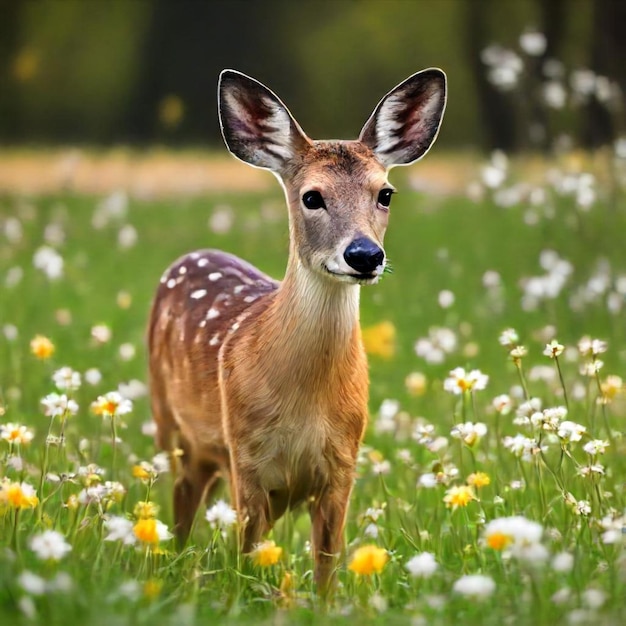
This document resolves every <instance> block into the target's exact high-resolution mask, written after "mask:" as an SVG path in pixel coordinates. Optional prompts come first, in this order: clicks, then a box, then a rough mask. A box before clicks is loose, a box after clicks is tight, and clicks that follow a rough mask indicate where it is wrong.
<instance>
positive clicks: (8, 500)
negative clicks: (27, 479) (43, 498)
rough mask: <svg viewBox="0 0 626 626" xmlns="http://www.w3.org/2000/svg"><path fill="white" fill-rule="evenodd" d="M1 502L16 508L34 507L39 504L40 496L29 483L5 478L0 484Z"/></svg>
mask: <svg viewBox="0 0 626 626" xmlns="http://www.w3.org/2000/svg"><path fill="white" fill-rule="evenodd" d="M0 504H2V505H4V506H9V507H12V508H14V509H34V508H35V507H36V506H37V505H38V504H39V498H38V497H37V494H36V492H35V489H34V488H33V487H32V486H31V485H29V484H28V483H17V482H11V481H10V480H7V479H4V480H3V481H2V484H1V485H0Z"/></svg>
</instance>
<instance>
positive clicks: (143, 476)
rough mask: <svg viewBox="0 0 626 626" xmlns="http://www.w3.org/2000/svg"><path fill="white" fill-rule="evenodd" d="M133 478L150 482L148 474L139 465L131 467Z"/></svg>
mask: <svg viewBox="0 0 626 626" xmlns="http://www.w3.org/2000/svg"><path fill="white" fill-rule="evenodd" d="M133 478H139V480H150V472H149V471H148V470H147V469H146V468H145V467H143V466H141V465H133Z"/></svg>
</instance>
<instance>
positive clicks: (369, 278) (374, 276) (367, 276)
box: [324, 266, 380, 285]
mask: <svg viewBox="0 0 626 626" xmlns="http://www.w3.org/2000/svg"><path fill="white" fill-rule="evenodd" d="M324 270H325V271H326V273H327V274H330V276H332V277H333V278H335V279H337V280H339V281H341V282H343V283H351V284H358V285H373V284H374V283H376V282H378V279H379V278H380V274H379V273H378V272H363V273H361V272H354V273H352V272H350V273H348V272H338V271H333V270H330V269H328V267H326V266H324Z"/></svg>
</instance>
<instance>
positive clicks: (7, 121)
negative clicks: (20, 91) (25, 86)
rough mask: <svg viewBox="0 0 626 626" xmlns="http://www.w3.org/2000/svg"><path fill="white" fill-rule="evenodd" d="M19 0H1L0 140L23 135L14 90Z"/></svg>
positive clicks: (18, 32)
mask: <svg viewBox="0 0 626 626" xmlns="http://www.w3.org/2000/svg"><path fill="white" fill-rule="evenodd" d="M19 16H20V11H19V0H0V94H4V95H3V96H2V97H0V138H5V139H8V140H13V141H14V140H16V139H19V138H20V135H21V126H22V124H21V117H20V106H19V98H18V96H17V94H16V93H15V92H14V90H13V89H12V87H13V83H14V78H13V64H14V60H15V54H16V50H18V49H19V40H20V21H19Z"/></svg>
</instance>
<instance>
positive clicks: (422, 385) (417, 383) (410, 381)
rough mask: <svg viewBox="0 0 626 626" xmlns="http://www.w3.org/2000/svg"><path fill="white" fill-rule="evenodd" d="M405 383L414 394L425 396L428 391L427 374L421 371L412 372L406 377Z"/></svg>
mask: <svg viewBox="0 0 626 626" xmlns="http://www.w3.org/2000/svg"><path fill="white" fill-rule="evenodd" d="M404 385H405V386H406V388H407V391H408V392H409V393H410V394H411V395H412V396H423V395H424V393H425V392H426V385H427V380H426V376H424V374H422V373H421V372H411V373H410V374H409V375H408V376H407V377H406V378H405V379H404Z"/></svg>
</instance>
